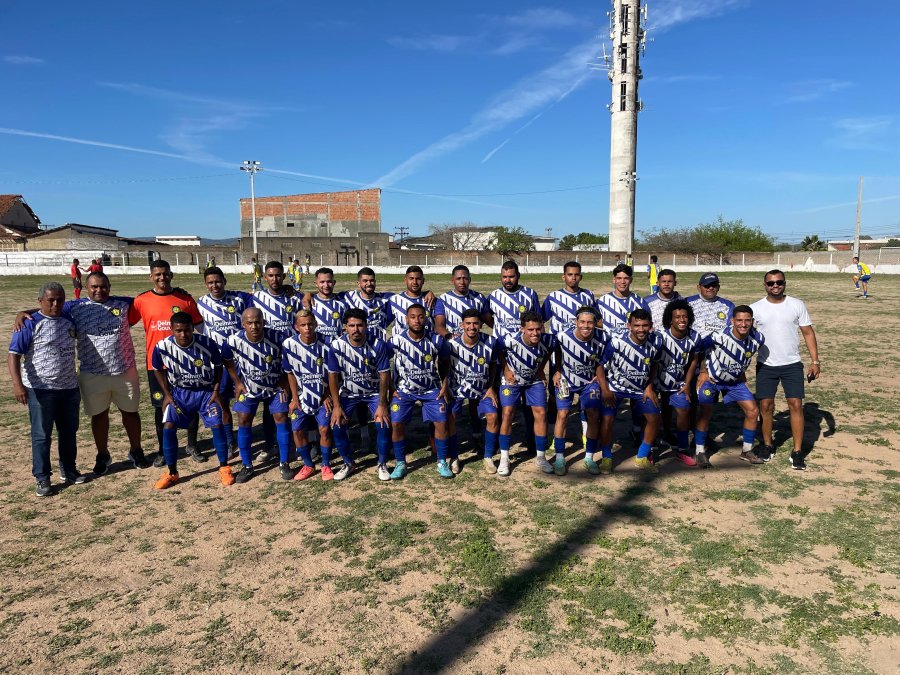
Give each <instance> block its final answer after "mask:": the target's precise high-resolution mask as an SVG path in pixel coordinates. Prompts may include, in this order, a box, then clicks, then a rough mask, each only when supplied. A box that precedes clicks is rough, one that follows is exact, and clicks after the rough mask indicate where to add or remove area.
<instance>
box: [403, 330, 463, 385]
mask: <svg viewBox="0 0 900 675" xmlns="http://www.w3.org/2000/svg"><path fill="white" fill-rule="evenodd" d="M391 346H392V347H393V348H394V386H395V387H396V388H397V391H400V392H402V393H404V394H425V393H427V392H429V391H433V390H435V389H440V388H441V375H440V371H439V369H438V364H439V363H440V362H441V361H445V360H447V359H449V358H450V348H449V347H448V346H447V341H446V340H445V339H444V338H443V337H442V336H440V335H438V334H437V333H430V332H428V331H425V335H424V336H423V337H422V339H420V340H414V339H413V338H412V336H411V335H410V334H409V331H408V330H404V331H401V332H399V333H394V335H393V337H391Z"/></svg>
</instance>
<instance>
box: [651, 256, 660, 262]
mask: <svg viewBox="0 0 900 675" xmlns="http://www.w3.org/2000/svg"><path fill="white" fill-rule="evenodd" d="M650 262H654V263H655V262H659V258H657V257H656V256H655V255H651V256H650Z"/></svg>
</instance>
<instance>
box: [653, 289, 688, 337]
mask: <svg viewBox="0 0 900 675" xmlns="http://www.w3.org/2000/svg"><path fill="white" fill-rule="evenodd" d="M680 299H681V295H680V294H679V293H678V291H672V297H671V298H669V299H668V300H666V299H665V298H661V297H660V296H659V293H654V294H653V295H648V296H647V297H646V298H644V302H646V303H647V307H649V308H650V315H651V316H652V317H653V330H657V331H661V330H663V312H665V311H666V305H668V304H669V303H670V302H672V301H673V300H680Z"/></svg>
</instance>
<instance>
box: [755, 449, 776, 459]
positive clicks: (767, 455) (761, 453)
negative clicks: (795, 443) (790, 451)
mask: <svg viewBox="0 0 900 675" xmlns="http://www.w3.org/2000/svg"><path fill="white" fill-rule="evenodd" d="M753 452H755V453H756V456H757V457H759V458H760V459H761V460H762V461H764V462H768V461H769V460H771V459H772V455H774V454H775V448H773V447H772V446H771V445H758V446H756V449H755V450H754V451H753Z"/></svg>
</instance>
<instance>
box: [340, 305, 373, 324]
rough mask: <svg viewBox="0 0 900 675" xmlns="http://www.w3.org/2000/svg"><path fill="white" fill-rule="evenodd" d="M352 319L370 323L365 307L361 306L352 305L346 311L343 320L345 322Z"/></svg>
mask: <svg viewBox="0 0 900 675" xmlns="http://www.w3.org/2000/svg"><path fill="white" fill-rule="evenodd" d="M350 319H359V320H360V321H362V322H363V323H368V321H369V317H368V316H367V315H366V311H365V310H364V309H360V308H359V307H351V308H350V309H348V310H347V311H346V312H344V317H343V319H342V321H343V322H344V324H347V323H349V322H350Z"/></svg>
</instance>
